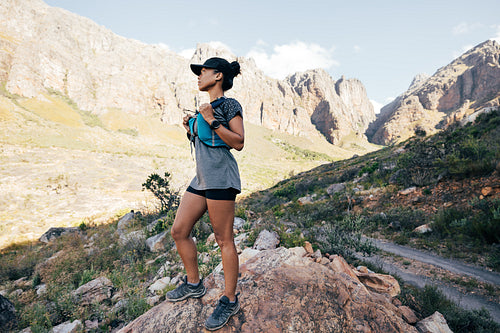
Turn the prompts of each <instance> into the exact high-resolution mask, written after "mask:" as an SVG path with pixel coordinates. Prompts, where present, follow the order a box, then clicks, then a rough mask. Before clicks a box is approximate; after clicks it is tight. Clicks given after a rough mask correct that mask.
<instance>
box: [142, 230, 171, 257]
mask: <svg viewBox="0 0 500 333" xmlns="http://www.w3.org/2000/svg"><path fill="white" fill-rule="evenodd" d="M172 243H173V241H172V238H170V231H167V230H165V231H163V232H161V233H159V234H158V235H154V236H152V237H149V238H148V239H146V246H147V247H148V249H149V251H151V252H164V251H165V250H166V249H167V247H169V246H170V245H172Z"/></svg>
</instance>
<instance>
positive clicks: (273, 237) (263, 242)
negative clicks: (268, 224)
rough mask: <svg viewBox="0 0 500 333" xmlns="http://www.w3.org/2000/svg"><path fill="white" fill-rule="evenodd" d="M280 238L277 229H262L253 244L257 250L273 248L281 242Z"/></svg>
mask: <svg viewBox="0 0 500 333" xmlns="http://www.w3.org/2000/svg"><path fill="white" fill-rule="evenodd" d="M279 242H280V238H279V236H278V234H277V233H276V232H275V231H269V230H265V229H264V230H262V231H261V232H260V233H259V236H258V237H257V239H256V240H255V243H254V244H253V248H254V249H256V250H271V249H275V248H276V246H277V245H278V244H279Z"/></svg>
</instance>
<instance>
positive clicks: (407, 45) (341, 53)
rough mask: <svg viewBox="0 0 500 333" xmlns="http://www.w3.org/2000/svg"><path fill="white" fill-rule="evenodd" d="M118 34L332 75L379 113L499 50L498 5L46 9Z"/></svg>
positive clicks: (402, 0)
mask: <svg viewBox="0 0 500 333" xmlns="http://www.w3.org/2000/svg"><path fill="white" fill-rule="evenodd" d="M45 2H46V3H47V4H48V5H50V6H54V7H60V8H64V9H67V10H69V11H71V12H73V13H76V14H79V15H81V16H85V17H88V18H90V19H92V20H93V21H95V22H97V23H98V24H100V25H103V26H105V27H106V28H108V29H110V30H112V31H113V32H114V33H116V34H118V35H121V36H124V37H127V38H133V39H137V40H140V41H142V42H144V43H148V44H163V45H165V46H166V47H168V48H169V49H170V50H172V51H174V52H176V53H179V54H182V55H186V56H187V57H190V56H191V55H192V52H193V51H194V49H195V48H196V44H197V43H209V42H213V43H222V44H223V45H224V46H226V47H227V48H229V49H230V50H231V51H232V52H233V53H234V54H235V55H237V56H245V57H248V56H251V57H253V58H254V59H255V61H256V63H257V65H258V66H259V67H260V68H261V69H262V70H264V72H265V73H266V74H267V75H269V76H272V77H275V78H280V79H282V78H284V77H285V76H286V75H287V74H292V73H294V72H296V71H304V70H307V69H312V68H324V69H325V70H327V71H328V72H329V73H330V74H331V76H332V77H333V78H334V79H335V80H337V79H338V78H340V77H341V76H342V75H345V76H346V77H347V78H357V79H359V80H361V82H362V83H363V84H364V85H365V87H366V89H367V93H368V97H369V98H370V99H371V100H372V101H374V102H375V103H376V104H378V105H380V104H381V105H384V104H386V103H388V101H390V99H391V98H394V97H396V96H397V95H399V94H401V93H403V92H404V91H405V90H406V89H407V88H408V86H409V84H410V83H411V80H412V79H413V77H414V76H415V75H417V74H419V73H427V74H429V75H432V74H433V73H434V72H435V71H436V70H437V69H438V68H440V67H442V66H444V65H447V64H448V63H450V62H451V61H452V60H453V59H454V58H456V57H457V56H459V55H461V54H462V53H463V52H465V51H466V50H467V49H468V48H470V47H473V46H475V45H477V44H479V43H482V42H484V41H486V40H488V39H496V40H497V41H499V42H500V15H499V13H500V1H498V0H475V1H470V0H469V1H464V0H444V1H439V0H432V1H429V0H419V1H407V0H387V1H376V0H372V1H364V0H350V1H348V0H344V1H337V0H330V1H327V0H324V1H315V0H302V1H295V0H287V1H282V0H275V1H272V0H265V1H264V0H253V1H238V0H233V1H225V0H220V1H219V0H216V1H199V0H189V1H187V0H186V1H184V0H183V1H180V0H84V1H82V0H46V1H45Z"/></svg>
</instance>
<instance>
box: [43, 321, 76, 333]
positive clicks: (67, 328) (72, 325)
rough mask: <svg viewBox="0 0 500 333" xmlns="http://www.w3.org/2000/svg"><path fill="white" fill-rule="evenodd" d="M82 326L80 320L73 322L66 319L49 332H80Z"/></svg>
mask: <svg viewBox="0 0 500 333" xmlns="http://www.w3.org/2000/svg"><path fill="white" fill-rule="evenodd" d="M82 328H83V326H82V322H81V321H79V320H75V321H73V322H71V321H67V322H64V323H62V324H60V325H57V326H56V327H54V328H52V329H51V330H50V332H51V333H77V332H81V330H82Z"/></svg>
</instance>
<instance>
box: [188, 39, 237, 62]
mask: <svg viewBox="0 0 500 333" xmlns="http://www.w3.org/2000/svg"><path fill="white" fill-rule="evenodd" d="M211 57H220V58H224V59H227V60H228V61H233V60H236V56H235V55H234V54H233V53H232V52H231V50H230V49H229V47H228V46H227V45H225V44H223V43H220V42H210V43H198V44H197V45H196V51H195V52H194V54H193V56H192V58H191V62H203V61H205V60H206V59H208V58H211Z"/></svg>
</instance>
